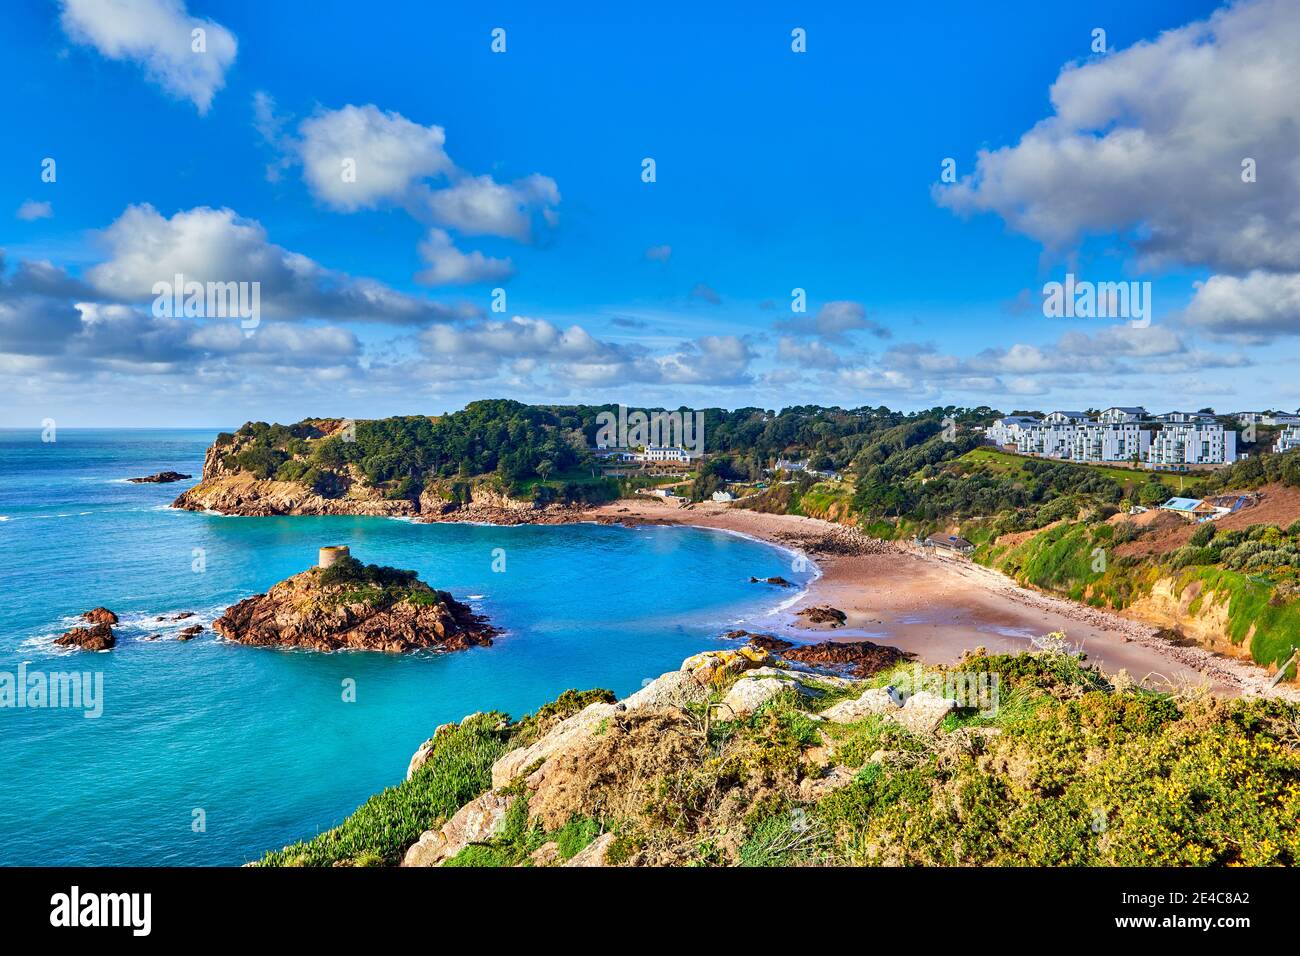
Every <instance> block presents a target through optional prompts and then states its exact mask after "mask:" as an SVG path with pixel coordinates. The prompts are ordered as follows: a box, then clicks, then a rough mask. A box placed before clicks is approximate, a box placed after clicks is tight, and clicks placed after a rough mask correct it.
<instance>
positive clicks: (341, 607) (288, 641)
mask: <svg viewBox="0 0 1300 956" xmlns="http://www.w3.org/2000/svg"><path fill="white" fill-rule="evenodd" d="M338 568H339V565H338V564H336V565H335V566H334V567H331V568H328V569H324V570H322V569H320V568H311V569H310V570H307V571H304V572H302V573H301V574H295V575H294V576H293V577H291V578H287V579H286V580H284V581H281V582H280V583H279V584H277V585H275V587H273V588H271V590H270V591H268V592H267V593H266V594H258V595H255V596H253V597H251V598H247V599H246V600H243V601H240V602H239V603H238V604H236V605H234V606H233V607H231V608H229V609H227V611H226V613H225V614H223V615H222V616H221V617H219V618H217V620H216V621H214V622H213V624H212V628H213V630H215V631H216V632H217V633H218V634H220V635H222V636H223V637H227V638H229V639H231V640H234V641H239V642H241V643H243V644H253V645H258V646H263V647H301V648H310V649H312V650H319V651H334V650H365V651H389V652H395V653H396V652H402V651H416V650H437V651H457V650H464V649H466V648H469V647H474V646H476V645H487V644H491V643H492V636H493V635H494V634H497V633H498V631H497V629H496V628H494V627H492V626H491V625H490V624H488V623H487V619H486V618H484V617H482V616H481V615H478V614H475V613H474V612H473V611H472V610H471V609H470V608H469V607H468V606H467V605H465V604H462V603H460V602H459V601H457V600H455V599H454V598H453V597H452V596H451V595H450V594H448V593H447V592H446V591H437V590H434V589H433V588H431V587H429V586H428V585H427V584H425V583H424V582H422V581H420V580H418V579H417V578H416V576H415V572H413V571H399V570H397V569H394V568H376V567H375V566H374V565H370V566H369V569H368V570H367V569H366V566H365V565H362V564H361V563H360V562H359V561H356V560H355V559H353V560H351V565H350V566H349V567H348V568H345V569H344V570H343V571H342V572H340V571H337V570H336V569H338ZM349 575H354V577H349Z"/></svg>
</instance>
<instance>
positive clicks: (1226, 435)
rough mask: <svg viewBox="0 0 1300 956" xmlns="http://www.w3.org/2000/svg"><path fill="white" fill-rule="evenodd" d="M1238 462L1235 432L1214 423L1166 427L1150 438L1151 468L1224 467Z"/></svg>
mask: <svg viewBox="0 0 1300 956" xmlns="http://www.w3.org/2000/svg"><path fill="white" fill-rule="evenodd" d="M1236 460H1237V433H1236V432H1234V431H1232V430H1225V429H1224V427H1223V426H1222V425H1220V424H1219V423H1217V422H1215V423H1213V424H1210V423H1207V422H1188V423H1172V424H1168V425H1165V426H1164V427H1163V428H1161V429H1160V431H1158V432H1156V434H1155V436H1154V437H1153V438H1152V439H1151V448H1150V451H1149V452H1148V453H1147V463H1148V464H1150V465H1224V464H1229V463H1231V462H1234V461H1236Z"/></svg>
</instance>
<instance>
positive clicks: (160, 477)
mask: <svg viewBox="0 0 1300 956" xmlns="http://www.w3.org/2000/svg"><path fill="white" fill-rule="evenodd" d="M193 477H194V476H193V475H182V474H181V473H180V472H179V471H160V472H158V474H156V475H145V476H144V477H143V478H128V479H127V481H129V482H132V483H133V484H137V485H165V484H168V483H170V482H173V481H184V480H185V479H187V478H193Z"/></svg>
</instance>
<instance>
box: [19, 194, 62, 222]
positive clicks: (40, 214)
mask: <svg viewBox="0 0 1300 956" xmlns="http://www.w3.org/2000/svg"><path fill="white" fill-rule="evenodd" d="M14 215H15V216H17V217H18V218H19V219H21V220H22V221H23V222H33V221H34V220H37V219H51V218H53V217H54V207H53V206H51V205H50V204H49V203H47V202H37V201H36V200H34V199H29V200H27V201H26V202H24V203H23V204H22V205H21V206H19V207H18V211H17V212H16V213H14Z"/></svg>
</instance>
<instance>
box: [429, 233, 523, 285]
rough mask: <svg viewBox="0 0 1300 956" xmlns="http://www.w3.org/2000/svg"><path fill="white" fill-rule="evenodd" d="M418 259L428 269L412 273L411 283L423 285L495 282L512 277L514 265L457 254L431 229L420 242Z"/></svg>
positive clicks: (442, 235) (448, 238)
mask: <svg viewBox="0 0 1300 956" xmlns="http://www.w3.org/2000/svg"><path fill="white" fill-rule="evenodd" d="M420 258H422V259H423V260H424V261H425V262H426V263H427V264H428V268H427V269H423V270H421V271H420V272H417V273H416V274H415V281H416V282H420V283H423V284H424V285H469V284H471V283H474V282H495V281H498V280H500V279H505V278H508V277H509V276H512V275H514V272H515V267H514V263H513V262H511V261H510V260H509V259H508V258H507V259H493V258H490V257H488V256H485V255H483V253H481V252H478V251H475V252H469V253H465V252H461V251H460V250H459V249H457V248H456V246H455V244H454V243H453V242H452V241H451V236H450V235H448V234H447V233H446V232H445V231H444V230H442V229H431V230H429V235H428V236H427V237H426V238H425V239H424V241H423V242H421V243H420Z"/></svg>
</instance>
